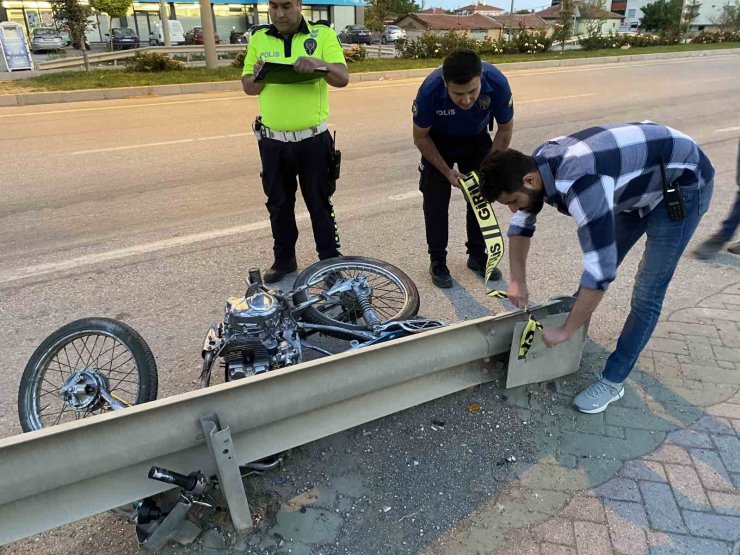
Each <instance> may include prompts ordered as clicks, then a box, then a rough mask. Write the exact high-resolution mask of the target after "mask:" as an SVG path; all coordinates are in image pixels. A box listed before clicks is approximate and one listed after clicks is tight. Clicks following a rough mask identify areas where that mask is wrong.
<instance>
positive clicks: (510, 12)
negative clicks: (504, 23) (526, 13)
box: [508, 0, 514, 40]
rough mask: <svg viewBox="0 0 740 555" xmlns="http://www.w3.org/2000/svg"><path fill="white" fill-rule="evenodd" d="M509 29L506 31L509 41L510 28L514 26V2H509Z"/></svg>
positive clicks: (512, 0)
mask: <svg viewBox="0 0 740 555" xmlns="http://www.w3.org/2000/svg"><path fill="white" fill-rule="evenodd" d="M509 16H510V17H509V29H508V35H509V40H511V26H512V25H514V0H511V8H510V9H509Z"/></svg>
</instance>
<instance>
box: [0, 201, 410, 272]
mask: <svg viewBox="0 0 740 555" xmlns="http://www.w3.org/2000/svg"><path fill="white" fill-rule="evenodd" d="M420 195H421V193H419V191H411V192H408V193H401V194H397V195H391V196H389V197H387V199H383V200H380V201H377V202H375V203H372V204H380V203H382V202H385V200H392V201H403V200H407V199H409V198H414V197H417V196H420ZM295 218H296V222H300V221H303V220H308V219H309V215H308V212H301V213H297V214H296V216H295ZM263 229H270V221H269V220H268V219H267V218H265V220H264V221H262V222H255V223H253V224H247V225H239V226H235V227H228V228H225V229H216V230H213V231H204V232H201V233H191V234H190V235H182V236H180V237H171V238H170V239H163V240H161V241H153V242H151V243H144V244H142V245H134V246H133V247H126V248H123V249H113V250H110V251H106V252H100V253H95V254H88V255H85V256H79V257H76V258H71V259H69V260H61V261H59V262H49V263H47V264H35V265H33V266H26V267H25V268H18V269H16V270H10V271H6V272H0V285H5V284H8V283H12V282H14V281H19V280H22V279H26V278H29V277H38V276H43V275H47V274H52V273H54V272H64V271H69V270H74V269H76V268H84V267H86V266H91V265H93V264H99V263H101V262H110V261H111V260H120V259H122V258H129V257H132V256H138V255H142V254H149V253H153V252H158V251H163V250H166V249H173V248H176V247H182V246H186V245H192V244H194V243H202V242H204V241H210V240H212V239H221V238H223V237H230V236H233V235H239V234H242V233H250V232H254V231H260V230H263Z"/></svg>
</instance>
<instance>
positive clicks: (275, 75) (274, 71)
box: [254, 62, 329, 84]
mask: <svg viewBox="0 0 740 555" xmlns="http://www.w3.org/2000/svg"><path fill="white" fill-rule="evenodd" d="M327 73H329V70H328V69H326V68H323V67H322V68H318V69H316V70H315V71H313V72H311V73H298V72H296V71H295V70H294V69H293V64H278V63H275V62H265V65H263V66H262V69H261V70H260V72H259V73H258V74H257V75H255V77H254V80H255V81H258V82H261V83H279V84H289V83H305V82H307V81H316V80H317V79H323V78H324V76H325V75H326V74H327Z"/></svg>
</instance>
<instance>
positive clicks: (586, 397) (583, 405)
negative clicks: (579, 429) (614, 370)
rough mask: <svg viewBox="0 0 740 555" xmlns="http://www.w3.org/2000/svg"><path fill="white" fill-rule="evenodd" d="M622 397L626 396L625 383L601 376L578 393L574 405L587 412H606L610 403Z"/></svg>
mask: <svg viewBox="0 0 740 555" xmlns="http://www.w3.org/2000/svg"><path fill="white" fill-rule="evenodd" d="M622 397H624V385H623V384H621V383H620V384H615V383H612V382H610V381H608V380H605V379H604V378H599V379H598V380H596V381H595V382H594V383H592V384H591V385H589V386H588V387H587V388H586V389H584V390H583V391H581V392H580V393H579V394H578V395H576V397H575V399H573V406H574V407H575V408H576V410H579V411H581V412H584V413H586V414H598V413H600V412H604V411H605V410H606V407H608V406H609V403H612V402H613V401H619V399H621V398H622Z"/></svg>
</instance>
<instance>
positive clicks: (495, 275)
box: [468, 256, 503, 281]
mask: <svg viewBox="0 0 740 555" xmlns="http://www.w3.org/2000/svg"><path fill="white" fill-rule="evenodd" d="M468 268H470V269H471V270H473V271H474V272H475V273H476V274H478V275H479V276H480V277H485V276H486V261H485V260H479V259H478V258H475V257H474V256H468ZM502 277H503V276H502V275H501V270H499V269H498V268H494V269H493V272H491V277H489V278H488V281H498V280H500V279H501V278H502Z"/></svg>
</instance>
